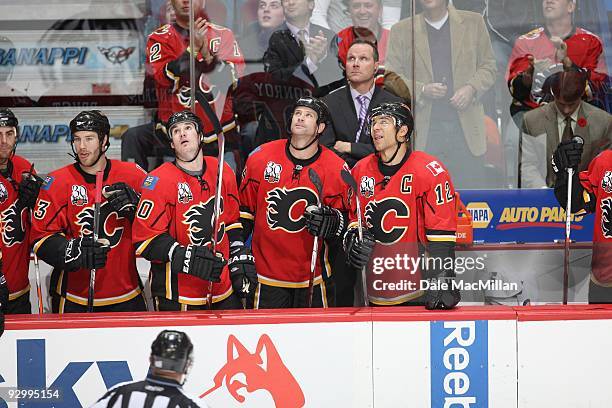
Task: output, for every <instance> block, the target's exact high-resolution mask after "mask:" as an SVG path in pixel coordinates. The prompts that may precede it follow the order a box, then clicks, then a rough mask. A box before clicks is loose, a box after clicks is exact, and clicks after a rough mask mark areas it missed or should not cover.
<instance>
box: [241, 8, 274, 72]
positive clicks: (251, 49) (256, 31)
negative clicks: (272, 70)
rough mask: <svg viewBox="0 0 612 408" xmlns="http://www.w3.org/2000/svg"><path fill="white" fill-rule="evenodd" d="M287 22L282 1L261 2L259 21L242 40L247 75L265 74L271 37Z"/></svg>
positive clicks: (251, 26) (258, 13)
mask: <svg viewBox="0 0 612 408" xmlns="http://www.w3.org/2000/svg"><path fill="white" fill-rule="evenodd" d="M284 22H285V13H284V12H283V5H282V4H281V0H259V4H258V7H257V21H256V22H254V23H252V24H250V25H249V26H248V27H247V29H246V30H245V33H244V35H243V36H242V38H241V40H240V45H241V47H240V48H242V50H243V52H244V59H245V61H246V64H247V65H246V73H252V72H263V70H264V69H263V55H264V53H265V52H266V49H267V48H268V41H270V36H271V35H272V33H273V32H274V31H276V29H277V28H278V27H279V26H280V25H281V24H283V23H284Z"/></svg>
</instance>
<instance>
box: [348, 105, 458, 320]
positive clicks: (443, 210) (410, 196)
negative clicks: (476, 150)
mask: <svg viewBox="0 0 612 408" xmlns="http://www.w3.org/2000/svg"><path fill="white" fill-rule="evenodd" d="M368 121H369V124H370V132H371V137H372V143H373V144H374V148H375V150H376V153H373V154H371V155H369V156H367V157H365V158H364V159H362V160H360V161H359V162H357V164H356V165H355V167H354V168H353V170H352V174H353V177H354V178H355V180H356V181H357V183H358V184H359V187H358V190H359V191H357V192H356V194H358V195H359V199H360V205H361V214H363V217H364V218H365V219H364V226H365V228H364V230H363V240H359V235H358V231H357V216H356V206H355V205H354V202H351V204H352V211H351V223H350V224H349V228H348V231H347V232H346V235H345V237H344V245H345V250H346V254H347V259H348V262H349V264H350V265H351V266H352V267H354V268H355V269H356V270H361V268H363V267H364V266H366V265H368V264H369V262H370V261H371V260H373V259H374V258H379V259H380V258H382V257H384V258H393V259H396V256H397V255H398V254H399V255H401V256H402V257H404V259H405V257H406V256H408V257H410V258H412V259H416V260H419V259H424V258H421V257H420V255H421V254H419V245H422V246H424V247H425V249H426V251H427V253H428V256H429V258H430V259H426V261H427V262H419V263H418V264H417V266H418V267H417V268H415V269H411V265H413V264H412V261H410V262H408V263H404V264H402V265H397V264H396V265H395V266H394V267H392V268H389V269H385V270H382V271H381V270H374V269H373V272H374V273H375V274H373V275H370V276H369V278H370V279H367V282H368V285H369V288H368V297H369V301H370V303H372V304H374V305H400V304H402V305H417V304H421V305H423V304H424V305H425V306H426V307H427V308H428V309H450V308H452V307H454V306H455V305H456V304H457V303H458V302H459V300H460V296H459V292H458V291H457V290H453V287H452V282H451V281H450V279H449V278H453V277H454V276H455V274H454V270H453V267H452V264H453V263H454V258H455V232H456V229H457V220H456V211H455V190H454V187H453V183H452V181H451V177H450V174H449V173H448V171H447V170H446V168H445V167H444V166H443V165H442V164H441V163H440V162H439V161H438V160H437V159H436V158H435V157H433V156H430V155H429V154H427V153H424V152H419V151H411V149H410V145H409V142H410V135H411V134H412V130H413V127H414V121H413V118H412V114H411V112H410V109H409V108H408V106H406V105H404V104H402V103H383V104H381V105H379V106H377V107H375V108H373V109H372V111H371V113H370V115H369V118H368ZM377 243H378V244H379V245H375V244H377ZM375 246H376V248H375ZM384 265H385V267H386V265H387V263H386V262H385V263H384ZM406 265H408V267H406ZM375 266H377V267H378V268H379V269H380V266H381V265H375ZM423 266H424V267H423ZM421 274H423V275H424V276H422V275H421ZM421 277H423V278H425V279H427V280H426V281H425V282H428V284H427V285H426V286H422V283H421V282H423V281H422V280H421V279H420V278H421ZM406 281H411V282H413V283H412V286H409V285H408V284H405V286H402V284H403V283H404V282H406ZM383 283H384V284H383ZM444 283H446V284H447V286H448V287H447V288H446V289H445V287H444V285H443V284H444ZM385 284H393V285H385ZM422 287H423V288H424V289H425V291H426V293H424V291H423V290H421V288H422ZM427 289H431V290H427ZM437 289H440V290H437ZM424 294H425V296H423V295H424Z"/></svg>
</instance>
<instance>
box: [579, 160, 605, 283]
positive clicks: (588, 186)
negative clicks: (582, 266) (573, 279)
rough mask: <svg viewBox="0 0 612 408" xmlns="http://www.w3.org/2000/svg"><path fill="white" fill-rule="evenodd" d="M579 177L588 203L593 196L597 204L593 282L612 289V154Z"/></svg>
mask: <svg viewBox="0 0 612 408" xmlns="http://www.w3.org/2000/svg"><path fill="white" fill-rule="evenodd" d="M579 177H580V183H581V184H582V187H584V189H585V192H586V193H590V194H585V195H584V200H585V202H587V203H588V202H590V201H591V199H592V196H594V197H595V200H596V202H595V203H594V204H595V223H594V226H593V259H592V262H591V268H592V279H593V280H594V281H595V282H596V283H597V284H599V285H602V286H612V150H605V151H603V152H601V153H600V154H599V155H597V157H595V158H594V159H593V160H592V161H591V163H590V164H589V168H588V169H587V170H585V171H582V172H580V174H579ZM591 195H592V196H591Z"/></svg>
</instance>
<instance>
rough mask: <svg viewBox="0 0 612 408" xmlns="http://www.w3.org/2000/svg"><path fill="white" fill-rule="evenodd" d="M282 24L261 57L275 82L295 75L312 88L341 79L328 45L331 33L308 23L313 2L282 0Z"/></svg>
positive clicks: (331, 36) (336, 63) (338, 68)
mask: <svg viewBox="0 0 612 408" xmlns="http://www.w3.org/2000/svg"><path fill="white" fill-rule="evenodd" d="M282 4H283V10H284V11H285V23H284V24H283V25H281V26H280V27H279V28H278V30H277V31H276V32H275V33H274V34H272V36H271V37H270V41H269V43H268V49H267V50H266V52H265V54H264V68H265V70H266V72H270V73H271V74H272V75H273V76H274V77H275V78H276V79H277V80H284V81H286V80H289V79H290V78H291V77H292V76H296V77H298V78H300V79H302V80H304V81H307V82H309V83H310V84H312V85H313V86H314V87H315V88H319V87H322V86H324V85H327V84H329V83H331V82H334V81H338V80H340V79H341V78H342V73H341V71H340V67H339V66H338V62H337V59H336V56H335V55H331V54H330V53H329V52H328V51H329V49H330V42H331V40H332V38H333V36H334V33H333V32H331V31H330V30H328V29H327V28H325V27H321V26H319V25H316V24H311V23H310V16H311V15H312V10H313V9H314V0H283V2H282Z"/></svg>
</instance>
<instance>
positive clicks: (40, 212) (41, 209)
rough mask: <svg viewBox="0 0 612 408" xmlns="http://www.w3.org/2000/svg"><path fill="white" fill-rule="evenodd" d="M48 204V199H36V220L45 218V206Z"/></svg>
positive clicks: (47, 206)
mask: <svg viewBox="0 0 612 408" xmlns="http://www.w3.org/2000/svg"><path fill="white" fill-rule="evenodd" d="M49 204H51V203H50V202H48V201H45V200H38V206H37V207H36V211H34V218H36V219H37V220H42V219H43V218H45V214H47V208H49Z"/></svg>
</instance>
